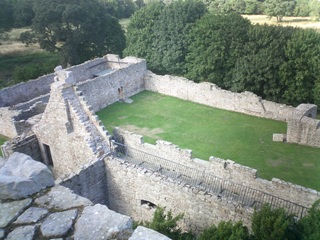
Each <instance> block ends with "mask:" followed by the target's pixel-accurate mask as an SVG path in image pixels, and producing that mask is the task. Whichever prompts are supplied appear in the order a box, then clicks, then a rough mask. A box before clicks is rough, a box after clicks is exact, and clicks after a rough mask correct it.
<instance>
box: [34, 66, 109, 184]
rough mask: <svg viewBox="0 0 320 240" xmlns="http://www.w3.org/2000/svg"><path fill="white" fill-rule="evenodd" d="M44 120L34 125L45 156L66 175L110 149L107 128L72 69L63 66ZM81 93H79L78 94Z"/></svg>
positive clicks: (54, 167) (47, 160)
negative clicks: (84, 96) (90, 106)
mask: <svg viewBox="0 0 320 240" xmlns="http://www.w3.org/2000/svg"><path fill="white" fill-rule="evenodd" d="M60 71H61V72H58V73H57V74H58V75H59V76H60V77H61V78H62V77H63V76H65V77H66V78H65V79H58V81H56V82H54V83H53V84H52V90H51V94H50V99H49V102H48V104H47V107H46V110H45V112H44V113H43V115H42V118H41V120H40V121H39V122H38V123H37V124H35V125H34V127H33V132H34V133H35V134H36V135H37V137H38V140H39V144H40V149H41V154H42V159H43V160H44V162H46V163H47V164H48V165H52V166H53V171H54V174H55V177H57V178H58V177H60V178H62V177H63V176H65V175H68V174H70V173H72V172H74V171H77V170H79V169H81V166H82V165H84V164H86V163H89V162H91V161H95V159H97V158H98V157H100V156H101V155H103V154H105V153H107V152H108V151H109V143H108V142H106V140H107V132H106V131H104V130H103V126H100V124H99V122H98V119H97V117H95V116H94V115H93V112H91V111H90V110H89V109H88V108H87V106H86V104H85V102H84V101H83V99H82V97H81V96H79V95H81V92H76V90H75V88H74V85H73V84H74V83H75V82H74V81H75V79H74V78H73V76H72V73H71V72H68V71H65V70H60ZM78 94H79V95H78Z"/></svg>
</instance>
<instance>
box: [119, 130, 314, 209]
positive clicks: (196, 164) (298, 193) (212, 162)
mask: <svg viewBox="0 0 320 240" xmlns="http://www.w3.org/2000/svg"><path fill="white" fill-rule="evenodd" d="M114 135H115V136H122V137H121V138H122V139H123V140H124V144H125V145H127V146H128V147H131V148H133V149H139V150H141V151H143V152H146V153H148V154H152V155H156V156H159V157H163V158H165V159H168V160H171V161H173V162H176V163H179V164H183V165H185V166H188V167H191V168H193V169H197V170H199V171H202V172H204V173H208V174H212V175H214V176H217V177H220V178H222V179H227V180H229V181H232V182H234V183H237V184H242V185H244V186H248V187H251V188H253V189H257V190H259V191H262V192H265V193H267V194H270V195H274V196H276V197H279V198H282V199H284V200H287V201H290V202H293V203H296V204H299V205H302V206H304V207H307V208H309V207H311V206H312V204H313V203H314V202H315V201H316V200H318V199H319V198H320V192H317V191H315V190H312V189H309V188H305V187H302V186H299V185H295V184H292V183H289V182H285V181H282V180H279V179H276V178H273V179H272V180H271V181H268V180H265V179H261V178H259V177H258V173H257V170H256V169H252V168H250V167H247V166H242V165H240V164H237V163H235V162H234V161H231V160H224V159H220V158H216V157H210V159H209V161H204V160H201V159H197V158H192V151H191V150H188V149H180V148H179V147H178V146H176V145H174V144H172V143H169V142H165V141H157V144H156V145H153V144H149V143H144V142H143V138H142V136H141V135H137V134H134V133H130V132H128V131H125V130H122V129H119V128H116V129H115V132H114Z"/></svg>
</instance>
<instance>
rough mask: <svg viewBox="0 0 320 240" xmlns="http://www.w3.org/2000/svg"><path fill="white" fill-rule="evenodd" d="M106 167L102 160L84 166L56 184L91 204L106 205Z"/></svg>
mask: <svg viewBox="0 0 320 240" xmlns="http://www.w3.org/2000/svg"><path fill="white" fill-rule="evenodd" d="M106 181H107V179H106V167H105V163H104V161H103V159H98V160H97V161H95V162H93V163H90V164H85V165H83V166H82V169H81V170H79V171H78V172H73V173H70V174H69V175H68V177H67V178H66V179H59V180H57V181H56V183H59V184H60V185H62V186H64V187H67V188H69V189H72V191H73V192H74V193H76V194H78V195H80V196H82V197H85V198H88V199H89V200H90V201H92V202H93V203H95V204H97V203H100V204H104V205H107V195H108V191H107V190H106V186H107V182H106Z"/></svg>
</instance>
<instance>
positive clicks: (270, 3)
mask: <svg viewBox="0 0 320 240" xmlns="http://www.w3.org/2000/svg"><path fill="white" fill-rule="evenodd" d="M295 4H296V2H295V0H266V1H265V2H264V13H265V14H266V15H268V16H269V17H270V19H271V18H272V17H276V18H277V22H281V21H282V18H283V17H284V16H292V15H293V11H294V8H295Z"/></svg>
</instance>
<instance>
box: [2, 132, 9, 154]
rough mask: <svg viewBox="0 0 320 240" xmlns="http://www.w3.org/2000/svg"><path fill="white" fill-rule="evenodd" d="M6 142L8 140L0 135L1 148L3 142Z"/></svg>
mask: <svg viewBox="0 0 320 240" xmlns="http://www.w3.org/2000/svg"><path fill="white" fill-rule="evenodd" d="M7 140H8V138H6V137H4V136H2V135H0V146H1V145H2V144H3V143H4V142H5V141H7ZM0 156H2V152H1V150H0Z"/></svg>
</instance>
